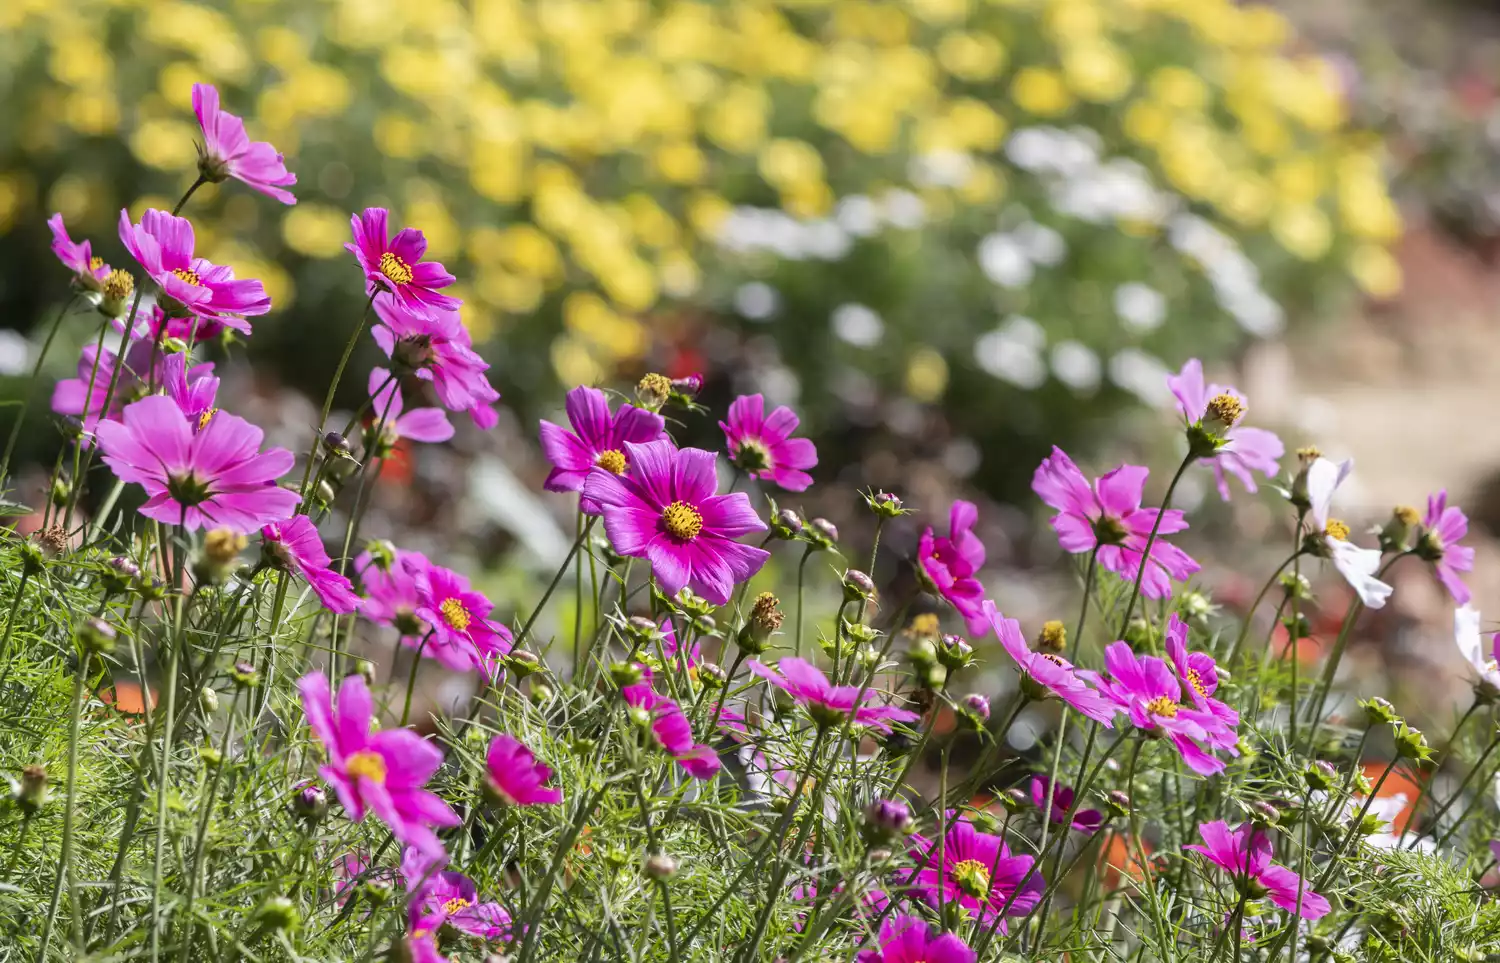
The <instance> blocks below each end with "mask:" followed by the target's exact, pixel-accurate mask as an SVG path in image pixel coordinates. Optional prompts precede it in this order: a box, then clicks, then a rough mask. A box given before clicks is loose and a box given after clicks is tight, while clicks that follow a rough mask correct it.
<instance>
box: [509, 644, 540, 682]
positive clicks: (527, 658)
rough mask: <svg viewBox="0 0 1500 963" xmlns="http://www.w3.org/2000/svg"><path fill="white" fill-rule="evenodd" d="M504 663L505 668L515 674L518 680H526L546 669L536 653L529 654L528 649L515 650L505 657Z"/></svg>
mask: <svg viewBox="0 0 1500 963" xmlns="http://www.w3.org/2000/svg"><path fill="white" fill-rule="evenodd" d="M504 662H505V667H506V668H508V669H510V671H512V672H514V673H515V674H516V677H517V678H518V679H524V678H526V677H527V676H529V675H533V674H535V673H537V672H540V671H542V670H543V669H545V668H546V666H544V665H542V660H541V659H539V658H537V655H536V653H535V652H528V651H527V650H526V649H515V650H514V651H512V652H511V653H510V654H509V655H507V656H506V657H505V659H504Z"/></svg>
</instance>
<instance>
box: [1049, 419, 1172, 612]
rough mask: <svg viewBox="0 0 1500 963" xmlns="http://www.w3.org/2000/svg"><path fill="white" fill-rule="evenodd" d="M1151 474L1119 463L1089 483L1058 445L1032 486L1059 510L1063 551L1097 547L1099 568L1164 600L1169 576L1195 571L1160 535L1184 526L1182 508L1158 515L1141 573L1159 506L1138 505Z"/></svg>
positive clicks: (1056, 519)
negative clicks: (1154, 536)
mask: <svg viewBox="0 0 1500 963" xmlns="http://www.w3.org/2000/svg"><path fill="white" fill-rule="evenodd" d="M1148 474H1149V472H1148V471H1147V470H1146V469H1145V468H1142V467H1140V466H1138V465H1121V466H1120V467H1119V468H1116V469H1115V470H1114V471H1111V472H1109V473H1107V474H1105V475H1102V476H1100V478H1099V479H1098V481H1096V482H1094V483H1093V484H1090V483H1089V480H1088V479H1087V478H1085V477H1084V475H1083V472H1081V471H1079V470H1078V466H1077V465H1075V464H1073V461H1072V459H1070V458H1069V457H1068V456H1067V455H1066V454H1065V453H1064V452H1063V450H1062V449H1061V448H1057V447H1054V448H1053V449H1052V454H1051V455H1050V456H1048V457H1047V458H1045V459H1043V461H1042V463H1041V465H1040V466H1038V468H1037V470H1036V474H1035V475H1034V476H1033V477H1032V479H1031V490H1032V491H1034V492H1036V493H1037V495H1038V496H1039V497H1040V498H1041V499H1042V501H1044V502H1046V503H1047V504H1048V505H1050V506H1052V507H1053V508H1055V509H1057V512H1058V513H1057V514H1056V515H1053V516H1052V527H1053V529H1054V530H1056V532H1057V541H1058V544H1059V545H1061V546H1062V548H1063V550H1064V551H1067V552H1072V553H1073V554H1075V555H1077V554H1080V553H1082V552H1092V551H1094V550H1095V549H1096V548H1097V549H1098V551H1099V566H1100V567H1101V568H1103V569H1105V570H1107V571H1110V572H1114V573H1115V574H1116V575H1118V576H1120V578H1122V579H1124V580H1125V581H1127V582H1134V581H1135V580H1136V577H1137V576H1138V575H1140V576H1141V594H1143V595H1145V596H1146V598H1148V599H1163V598H1167V597H1168V596H1170V595H1171V594H1172V580H1173V579H1176V580H1177V581H1179V582H1180V581H1183V580H1185V579H1187V578H1188V576H1190V575H1192V574H1193V573H1194V572H1196V571H1198V568H1199V565H1198V563H1197V562H1195V561H1193V560H1192V559H1191V558H1190V557H1188V554H1187V553H1186V552H1184V551H1183V550H1182V549H1180V548H1178V547H1177V546H1175V545H1172V544H1169V543H1168V542H1167V541H1166V540H1165V539H1163V538H1161V536H1163V535H1171V534H1173V533H1174V532H1180V531H1183V530H1185V529H1186V528H1187V527H1188V523H1187V519H1185V518H1184V517H1183V514H1182V512H1180V511H1178V510H1176V509H1169V510H1167V511H1166V512H1164V513H1162V516H1161V525H1160V527H1159V528H1158V529H1157V536H1158V537H1157V538H1156V540H1155V541H1153V542H1152V543H1151V561H1150V563H1149V564H1148V565H1146V570H1145V573H1144V575H1142V574H1141V552H1142V551H1143V550H1144V549H1145V547H1146V541H1147V539H1149V538H1150V536H1151V529H1152V527H1153V526H1154V525H1155V524H1156V517H1157V513H1158V511H1160V510H1159V509H1155V508H1142V507H1141V494H1142V492H1143V491H1144V489H1145V487H1146V476H1147V475H1148Z"/></svg>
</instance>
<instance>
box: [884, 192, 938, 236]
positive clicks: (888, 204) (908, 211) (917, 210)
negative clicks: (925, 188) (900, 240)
mask: <svg viewBox="0 0 1500 963" xmlns="http://www.w3.org/2000/svg"><path fill="white" fill-rule="evenodd" d="M882 203H883V206H884V207H885V219H886V222H887V223H889V224H890V225H891V226H892V227H897V228H900V229H901V230H903V231H912V230H916V229H917V228H919V227H921V226H922V225H923V224H924V223H925V222H926V221H927V205H926V204H924V203H922V199H921V198H920V197H918V196H917V195H915V194H913V193H912V192H911V191H903V190H894V191H889V192H887V193H886V195H885V197H884V198H882Z"/></svg>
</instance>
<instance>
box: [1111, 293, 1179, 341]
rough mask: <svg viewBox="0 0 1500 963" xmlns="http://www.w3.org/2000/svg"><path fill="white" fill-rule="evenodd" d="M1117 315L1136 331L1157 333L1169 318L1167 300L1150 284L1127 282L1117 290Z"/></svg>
mask: <svg viewBox="0 0 1500 963" xmlns="http://www.w3.org/2000/svg"><path fill="white" fill-rule="evenodd" d="M1114 301H1115V314H1117V315H1119V317H1120V320H1121V321H1123V322H1125V324H1126V326H1127V327H1130V328H1133V329H1135V330H1136V331H1155V330H1156V329H1157V328H1159V327H1161V323H1162V322H1163V321H1165V320H1166V318H1167V298H1166V296H1165V295H1164V294H1162V293H1161V292H1160V291H1158V290H1156V289H1155V288H1153V287H1151V286H1150V285H1149V284H1142V283H1141V282H1140V281H1127V282H1125V283H1124V284H1122V285H1120V286H1119V287H1117V288H1115V296H1114Z"/></svg>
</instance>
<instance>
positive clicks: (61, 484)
mask: <svg viewBox="0 0 1500 963" xmlns="http://www.w3.org/2000/svg"><path fill="white" fill-rule="evenodd" d="M78 435H79V437H80V438H81V437H82V436H83V430H82V428H80V429H79V432H78ZM72 497H73V486H71V485H69V484H68V480H67V479H66V478H56V479H53V481H52V487H51V488H50V489H48V491H47V499H48V500H49V501H51V502H52V507H53V508H67V507H68V499H70V498H72Z"/></svg>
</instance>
